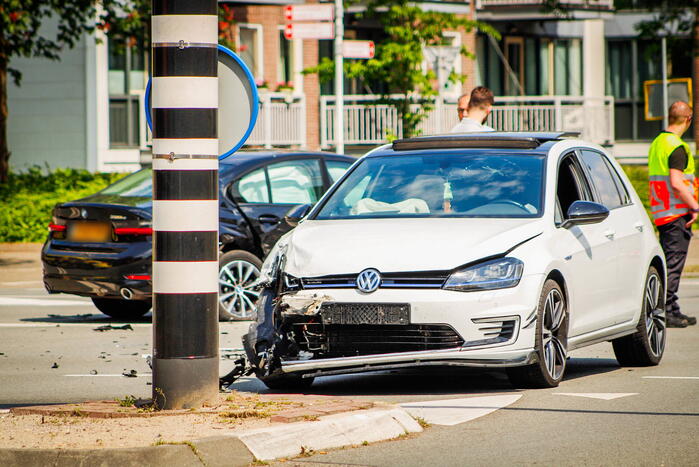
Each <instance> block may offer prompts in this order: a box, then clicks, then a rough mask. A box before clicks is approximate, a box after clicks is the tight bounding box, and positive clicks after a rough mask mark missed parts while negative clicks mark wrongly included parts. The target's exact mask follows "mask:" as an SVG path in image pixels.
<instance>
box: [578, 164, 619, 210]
mask: <svg viewBox="0 0 699 467" xmlns="http://www.w3.org/2000/svg"><path fill="white" fill-rule="evenodd" d="M580 156H581V159H582V162H583V164H585V167H587V169H588V171H589V173H590V177H591V178H592V183H593V184H594V185H595V188H597V194H598V196H599V198H600V199H599V200H598V201H599V202H600V203H602V204H604V205H605V206H606V207H607V209H614V208H618V207H619V206H622V205H623V204H624V203H623V201H622V199H621V196H620V195H619V190H618V189H617V186H616V183H614V179H613V178H612V174H611V173H610V172H609V167H608V166H607V164H606V163H605V162H604V159H603V158H602V155H601V154H600V153H598V152H594V151H581V152H580Z"/></svg>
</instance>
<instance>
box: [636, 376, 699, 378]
mask: <svg viewBox="0 0 699 467" xmlns="http://www.w3.org/2000/svg"><path fill="white" fill-rule="evenodd" d="M643 378H646V379H699V376H643Z"/></svg>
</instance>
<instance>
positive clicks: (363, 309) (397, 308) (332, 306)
mask: <svg viewBox="0 0 699 467" xmlns="http://www.w3.org/2000/svg"><path fill="white" fill-rule="evenodd" d="M320 316H321V318H322V320H323V324H410V304H408V303H332V302H331V303H324V304H323V306H322V307H321V308H320Z"/></svg>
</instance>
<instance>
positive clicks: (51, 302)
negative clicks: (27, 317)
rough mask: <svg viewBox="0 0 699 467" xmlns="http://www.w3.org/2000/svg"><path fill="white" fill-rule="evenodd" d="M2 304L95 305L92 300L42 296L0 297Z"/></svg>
mask: <svg viewBox="0 0 699 467" xmlns="http://www.w3.org/2000/svg"><path fill="white" fill-rule="evenodd" d="M0 306H94V305H93V304H92V302H88V301H78V300H51V299H42V298H15V297H0Z"/></svg>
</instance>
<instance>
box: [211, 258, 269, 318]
mask: <svg viewBox="0 0 699 467" xmlns="http://www.w3.org/2000/svg"><path fill="white" fill-rule="evenodd" d="M261 267H262V261H260V260H259V258H257V256H255V255H253V254H252V253H249V252H247V251H242V250H233V251H228V252H226V253H224V254H223V255H221V258H220V259H219V273H218V317H219V320H220V321H233V320H254V319H255V303H256V302H257V298H258V297H259V296H260V293H259V292H258V291H256V290H254V289H253V288H252V287H251V285H252V284H253V282H255V281H256V280H257V278H258V277H259V276H260V268H261Z"/></svg>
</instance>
